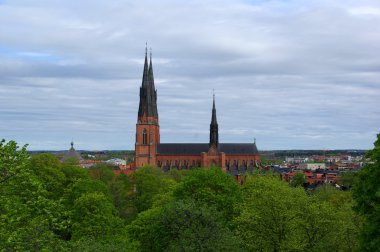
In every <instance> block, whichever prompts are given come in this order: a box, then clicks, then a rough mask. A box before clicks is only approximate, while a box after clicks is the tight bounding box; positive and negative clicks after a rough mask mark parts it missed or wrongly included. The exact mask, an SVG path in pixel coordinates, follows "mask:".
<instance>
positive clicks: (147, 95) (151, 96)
mask: <svg viewBox="0 0 380 252" xmlns="http://www.w3.org/2000/svg"><path fill="white" fill-rule="evenodd" d="M144 115H145V116H146V117H153V118H154V119H157V122H158V112H157V90H156V88H155V86H154V76H153V64H152V49H151V50H150V61H149V65H148V47H147V46H146V47H145V62H144V72H143V78H142V84H141V87H140V104H139V113H138V120H140V119H141V117H143V116H144Z"/></svg>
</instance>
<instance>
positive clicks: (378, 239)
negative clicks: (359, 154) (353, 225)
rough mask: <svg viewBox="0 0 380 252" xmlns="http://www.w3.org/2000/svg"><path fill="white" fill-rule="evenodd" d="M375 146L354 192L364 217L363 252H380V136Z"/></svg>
mask: <svg viewBox="0 0 380 252" xmlns="http://www.w3.org/2000/svg"><path fill="white" fill-rule="evenodd" d="M374 145H375V147H374V148H373V149H372V150H370V151H369V152H368V153H367V155H366V157H367V158H369V159H370V162H369V163H367V164H366V165H365V166H364V167H363V169H362V170H361V171H359V172H358V173H357V176H356V181H355V184H354V186H353V190H352V191H353V197H354V199H355V201H356V206H355V210H356V211H357V212H358V213H359V214H361V215H362V216H363V217H364V226H363V231H362V234H361V249H362V250H363V251H380V229H379V227H380V134H378V135H377V140H376V141H375V143H374Z"/></svg>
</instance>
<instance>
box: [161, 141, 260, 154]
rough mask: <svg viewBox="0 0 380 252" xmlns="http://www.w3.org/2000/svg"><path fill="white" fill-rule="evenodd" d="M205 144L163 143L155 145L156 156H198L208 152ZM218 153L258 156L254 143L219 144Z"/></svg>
mask: <svg viewBox="0 0 380 252" xmlns="http://www.w3.org/2000/svg"><path fill="white" fill-rule="evenodd" d="M208 148H209V146H208V144H207V143H163V144H158V145H157V154H158V155H200V154H201V153H202V152H207V151H208ZM218 149H219V151H220V152H224V153H226V155H258V154H259V152H258V151H257V147H256V144H254V143H221V144H219V148H218Z"/></svg>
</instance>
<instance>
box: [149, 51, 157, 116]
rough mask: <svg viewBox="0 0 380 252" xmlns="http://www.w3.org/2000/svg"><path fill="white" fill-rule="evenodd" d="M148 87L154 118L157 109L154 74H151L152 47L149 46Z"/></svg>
mask: <svg viewBox="0 0 380 252" xmlns="http://www.w3.org/2000/svg"><path fill="white" fill-rule="evenodd" d="M149 88H150V93H151V95H152V97H151V100H152V112H153V116H154V117H155V118H158V111H157V90H156V87H155V86H154V75H153V63H152V48H150V59H149Z"/></svg>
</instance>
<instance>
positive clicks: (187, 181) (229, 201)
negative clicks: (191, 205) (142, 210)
mask: <svg viewBox="0 0 380 252" xmlns="http://www.w3.org/2000/svg"><path fill="white" fill-rule="evenodd" d="M173 195H174V197H175V199H177V200H179V199H185V200H186V199H191V200H194V201H196V202H199V203H200V204H207V205H209V206H212V207H214V208H216V210H218V211H220V212H222V213H223V214H224V216H225V219H226V220H227V221H228V220H230V219H231V218H232V216H233V215H234V211H233V207H232V206H233V205H234V204H235V203H236V202H238V201H239V200H240V186H239V185H238V183H236V181H235V180H234V178H233V177H232V176H230V175H228V174H226V173H225V172H223V171H222V170H221V169H220V168H210V169H207V168H200V169H196V170H193V171H191V172H190V173H189V174H188V175H187V176H185V177H184V178H183V180H182V182H181V183H179V184H178V186H177V187H176V188H175V189H174V192H173Z"/></svg>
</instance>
